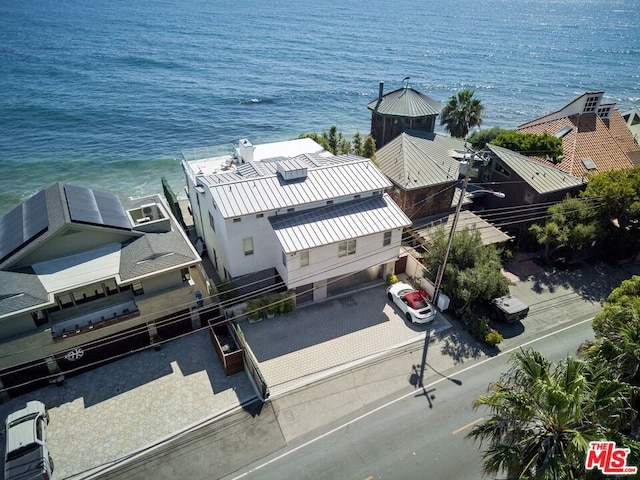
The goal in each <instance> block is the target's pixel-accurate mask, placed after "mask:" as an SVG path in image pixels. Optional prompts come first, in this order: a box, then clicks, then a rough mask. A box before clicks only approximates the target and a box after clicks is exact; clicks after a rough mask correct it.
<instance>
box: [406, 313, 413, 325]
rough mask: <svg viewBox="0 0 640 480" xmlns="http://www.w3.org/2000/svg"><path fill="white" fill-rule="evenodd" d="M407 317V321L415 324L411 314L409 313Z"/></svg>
mask: <svg viewBox="0 0 640 480" xmlns="http://www.w3.org/2000/svg"><path fill="white" fill-rule="evenodd" d="M405 315H406V316H407V320H409V321H410V322H411V323H413V317H412V316H411V314H410V313H409V312H407V313H405Z"/></svg>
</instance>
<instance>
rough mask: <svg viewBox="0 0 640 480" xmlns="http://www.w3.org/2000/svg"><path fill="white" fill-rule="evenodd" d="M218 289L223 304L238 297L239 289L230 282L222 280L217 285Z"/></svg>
mask: <svg viewBox="0 0 640 480" xmlns="http://www.w3.org/2000/svg"><path fill="white" fill-rule="evenodd" d="M216 289H217V290H218V298H219V299H220V301H221V302H226V301H228V300H232V299H234V298H235V297H237V296H238V289H237V288H236V286H235V284H234V283H233V282H231V281H229V280H222V281H221V282H218V283H216Z"/></svg>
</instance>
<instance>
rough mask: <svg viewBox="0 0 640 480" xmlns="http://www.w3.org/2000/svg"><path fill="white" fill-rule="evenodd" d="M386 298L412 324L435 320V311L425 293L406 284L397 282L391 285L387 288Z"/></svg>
mask: <svg viewBox="0 0 640 480" xmlns="http://www.w3.org/2000/svg"><path fill="white" fill-rule="evenodd" d="M387 298H389V300H391V301H392V302H393V303H395V304H396V305H397V306H398V308H400V310H402V313H404V315H405V317H407V320H409V321H410V322H412V323H429V322H432V321H433V320H435V318H436V311H435V309H434V308H433V306H432V305H431V304H430V303H429V301H428V300H427V297H426V295H425V293H424V292H422V291H418V290H416V289H415V288H413V287H412V286H411V285H409V284H407V283H403V282H398V283H394V284H393V285H391V286H390V287H389V288H387Z"/></svg>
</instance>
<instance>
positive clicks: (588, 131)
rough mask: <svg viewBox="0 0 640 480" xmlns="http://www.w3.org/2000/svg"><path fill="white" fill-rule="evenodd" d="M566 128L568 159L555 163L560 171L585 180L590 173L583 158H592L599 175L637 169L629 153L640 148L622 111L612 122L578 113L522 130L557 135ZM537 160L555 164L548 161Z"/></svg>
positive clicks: (564, 143) (564, 141)
mask: <svg viewBox="0 0 640 480" xmlns="http://www.w3.org/2000/svg"><path fill="white" fill-rule="evenodd" d="M540 120H542V119H540ZM565 127H567V129H568V128H570V129H571V130H570V131H569V132H568V133H566V134H565V135H564V136H563V137H562V149H563V153H564V158H563V160H562V161H561V162H560V163H558V164H555V167H556V168H558V169H560V170H562V171H563V172H567V173H569V174H571V175H573V176H575V177H583V176H585V175H586V174H587V172H588V169H587V168H586V167H585V165H584V163H583V161H582V160H583V159H591V161H593V164H594V165H595V167H596V169H597V171H598V172H604V171H607V170H618V169H623V168H632V167H633V163H632V162H631V160H630V157H629V155H628V153H629V152H635V151H638V150H640V147H638V144H636V143H635V142H634V140H633V137H632V136H631V132H630V131H629V129H628V128H626V125H625V123H624V119H623V118H622V116H621V115H620V112H619V111H618V110H613V111H612V112H611V114H610V118H609V119H608V120H603V119H601V118H600V117H599V116H598V115H596V114H595V113H586V114H582V115H578V114H574V115H570V116H566V117H562V118H555V119H551V120H549V121H546V122H545V121H542V122H540V123H538V122H536V121H535V120H534V121H531V122H528V123H526V124H523V125H521V126H520V127H518V131H520V132H526V133H535V134H538V135H539V134H542V133H544V132H547V133H549V134H551V135H556V134H557V133H558V132H560V131H561V130H562V129H563V128H565ZM625 130H626V131H625ZM537 159H538V160H542V161H544V162H545V163H548V164H551V163H550V162H546V159H545V158H537Z"/></svg>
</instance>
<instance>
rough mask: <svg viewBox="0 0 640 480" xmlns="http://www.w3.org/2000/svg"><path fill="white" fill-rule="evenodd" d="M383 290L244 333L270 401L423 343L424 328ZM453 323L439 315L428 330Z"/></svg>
mask: <svg viewBox="0 0 640 480" xmlns="http://www.w3.org/2000/svg"><path fill="white" fill-rule="evenodd" d="M385 289H386V286H385V285H377V286H374V287H370V288H367V289H365V290H361V291H359V292H356V293H352V294H349V295H345V296H341V297H339V298H331V299H328V300H325V301H324V302H322V303H318V304H312V305H310V306H308V307H302V308H299V309H297V310H296V311H295V312H294V313H292V314H290V315H285V316H276V317H275V318H272V319H266V320H263V321H262V322H258V323H249V322H246V321H245V322H243V323H242V324H241V328H242V331H243V332H244V335H245V338H246V340H247V342H248V343H249V345H250V346H251V349H252V351H253V354H254V355H255V357H256V359H257V360H258V363H259V365H260V371H261V372H262V374H263V376H264V378H265V380H266V382H267V384H268V385H269V389H270V392H271V395H272V396H276V395H280V394H282V393H284V392H286V391H288V390H291V389H292V388H295V387H296V386H299V385H300V384H303V383H309V382H310V381H313V380H314V378H317V377H318V376H320V375H321V376H326V375H328V374H330V373H331V372H335V371H337V370H340V369H344V368H345V367H346V366H348V365H350V364H352V363H353V362H357V361H359V360H362V359H365V358H367V357H370V356H371V355H381V354H384V353H386V352H389V351H392V350H393V349H396V348H398V347H400V346H403V345H408V344H410V343H415V342H418V341H421V340H423V339H424V336H425V332H426V330H427V327H426V326H424V325H413V324H411V323H409V322H408V321H407V320H405V318H404V317H403V316H401V315H400V310H398V309H397V308H396V307H394V306H392V305H391V302H389V301H388V300H387V297H386V293H385ZM450 328H451V323H450V322H449V321H448V320H447V319H446V318H445V317H444V316H443V315H440V314H438V317H437V319H436V320H435V322H434V324H433V325H432V326H431V329H432V332H434V333H436V334H437V333H440V332H443V331H445V330H448V329H450Z"/></svg>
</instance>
